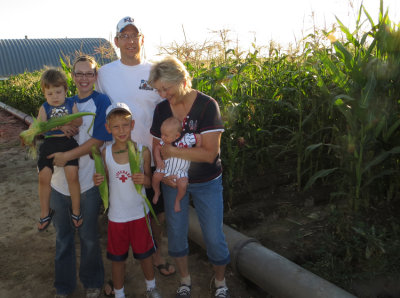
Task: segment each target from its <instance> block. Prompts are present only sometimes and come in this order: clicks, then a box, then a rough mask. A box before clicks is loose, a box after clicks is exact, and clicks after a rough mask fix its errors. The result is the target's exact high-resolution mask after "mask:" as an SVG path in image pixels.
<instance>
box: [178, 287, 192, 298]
mask: <svg viewBox="0 0 400 298" xmlns="http://www.w3.org/2000/svg"><path fill="white" fill-rule="evenodd" d="M191 288H192V287H191V286H188V285H185V284H181V285H180V286H179V288H178V291H176V295H175V298H185V297H190V290H191Z"/></svg>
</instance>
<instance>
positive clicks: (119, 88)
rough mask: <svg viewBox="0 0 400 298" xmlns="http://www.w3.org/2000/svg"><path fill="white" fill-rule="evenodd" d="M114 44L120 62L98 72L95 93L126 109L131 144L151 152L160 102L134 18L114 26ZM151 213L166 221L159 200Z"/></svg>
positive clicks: (164, 270) (157, 232) (157, 257)
mask: <svg viewBox="0 0 400 298" xmlns="http://www.w3.org/2000/svg"><path fill="white" fill-rule="evenodd" d="M114 42H115V45H116V46H117V47H118V48H119V50H120V54H121V59H120V60H116V61H113V62H111V63H108V64H106V65H104V66H102V67H101V68H100V70H99V75H98V77H97V82H96V90H98V91H100V92H101V93H105V94H107V95H108V97H109V98H110V100H111V102H112V103H117V102H123V103H125V104H127V105H128V107H129V108H130V110H131V111H132V114H133V115H134V120H135V129H134V130H133V132H132V136H131V137H132V140H134V141H135V142H137V143H140V144H143V145H145V146H147V147H148V148H149V150H150V152H152V142H153V136H152V135H151V134H150V127H151V124H152V121H153V113H154V108H155V106H156V105H157V104H158V103H159V102H161V101H162V100H163V99H162V98H161V97H160V96H159V95H158V93H157V92H156V90H154V89H153V88H152V87H150V86H149V85H148V84H147V79H148V77H149V73H150V68H151V63H149V62H147V61H145V60H144V59H143V58H142V48H143V45H144V35H143V34H142V32H141V31H140V29H139V28H138V27H137V26H136V24H135V23H134V20H133V18H131V17H125V18H123V19H121V20H120V21H119V22H118V24H117V33H116V36H115V38H114ZM153 165H154V163H153V162H152V166H153ZM152 169H153V167H152ZM153 170H154V169H153ZM146 193H147V197H148V198H152V197H153V192H152V189H146ZM153 209H154V210H155V212H156V213H157V217H158V219H159V221H160V222H163V221H164V220H165V219H164V201H163V199H162V198H160V200H159V201H158V202H157V204H156V205H154V206H153ZM152 229H153V236H154V240H155V241H156V245H157V251H156V253H155V254H154V255H153V263H154V265H155V266H156V267H157V268H158V270H159V272H160V273H161V274H163V275H166V276H168V275H172V274H174V273H175V268H174V267H173V266H172V265H170V264H169V263H167V262H165V260H164V258H163V257H162V256H161V245H162V237H161V234H162V233H161V232H162V229H161V227H160V226H158V225H157V224H155V223H154V221H152Z"/></svg>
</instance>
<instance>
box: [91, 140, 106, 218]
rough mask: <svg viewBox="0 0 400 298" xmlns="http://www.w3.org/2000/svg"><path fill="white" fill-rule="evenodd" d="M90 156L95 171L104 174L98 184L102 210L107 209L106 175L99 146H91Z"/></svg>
mask: <svg viewBox="0 0 400 298" xmlns="http://www.w3.org/2000/svg"><path fill="white" fill-rule="evenodd" d="M92 157H93V160H94V165H95V168H96V173H99V174H101V175H103V176H104V181H103V182H102V183H101V184H100V185H99V192H100V196H101V199H102V201H103V205H104V212H106V211H107V209H108V185H107V175H106V171H105V169H104V164H103V159H102V158H101V155H100V151H99V148H97V146H95V145H93V146H92Z"/></svg>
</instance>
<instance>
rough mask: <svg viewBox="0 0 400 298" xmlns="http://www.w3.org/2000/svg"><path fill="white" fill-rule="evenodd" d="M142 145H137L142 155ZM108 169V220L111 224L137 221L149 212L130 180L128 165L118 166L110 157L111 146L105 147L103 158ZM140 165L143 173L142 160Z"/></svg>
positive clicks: (143, 191) (143, 190)
mask: <svg viewBox="0 0 400 298" xmlns="http://www.w3.org/2000/svg"><path fill="white" fill-rule="evenodd" d="M142 147H143V146H142V145H139V144H138V150H139V152H140V153H142ZM105 160H106V164H107V169H108V179H109V181H108V187H109V193H110V207H109V210H108V219H109V220H111V221H113V222H128V221H132V220H135V219H139V218H142V217H144V216H145V211H144V206H145V208H146V214H147V213H148V212H149V210H148V207H147V205H146V203H145V201H144V199H143V198H142V197H141V196H140V195H139V194H138V193H137V191H136V188H135V185H134V184H133V181H132V178H131V169H130V167H129V163H126V164H118V163H116V162H115V160H114V158H113V156H112V144H110V145H107V147H106V156H105ZM141 160H142V162H141V165H140V169H141V171H143V159H142V158H141ZM142 194H144V195H145V188H144V187H142Z"/></svg>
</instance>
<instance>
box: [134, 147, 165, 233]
mask: <svg viewBox="0 0 400 298" xmlns="http://www.w3.org/2000/svg"><path fill="white" fill-rule="evenodd" d="M128 156H129V166H130V169H131V173H132V174H134V173H139V172H140V161H141V154H140V152H138V151H136V149H135V145H134V144H133V142H132V141H131V140H129V141H128ZM142 187H143V185H141V184H135V189H136V191H137V192H138V194H140V195H141V196H142V198H143V200H144V203H145V204H147V206H148V207H149V209H150V212H151V214H152V216H153V218H154V220H155V221H156V222H157V224H160V223H159V222H158V219H157V216H156V213H155V212H154V210H153V207H151V204H150V201H149V200H148V199H147V197H146V196H145V195H143V194H142ZM143 209H144V215H145V218H146V223H147V227H148V229H149V232H150V234H152V233H151V228H150V224H149V222H148V220H147V214H146V207H145V205H144V204H143Z"/></svg>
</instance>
